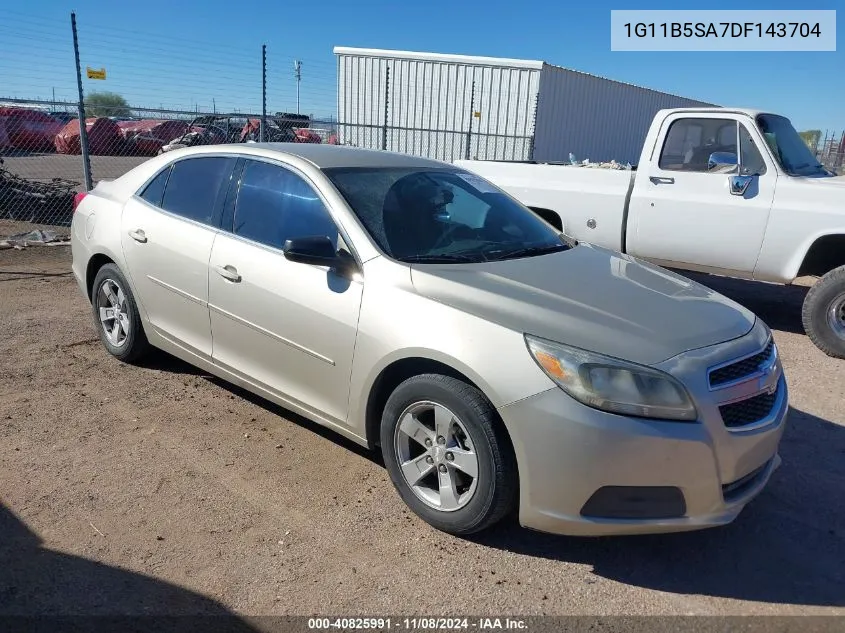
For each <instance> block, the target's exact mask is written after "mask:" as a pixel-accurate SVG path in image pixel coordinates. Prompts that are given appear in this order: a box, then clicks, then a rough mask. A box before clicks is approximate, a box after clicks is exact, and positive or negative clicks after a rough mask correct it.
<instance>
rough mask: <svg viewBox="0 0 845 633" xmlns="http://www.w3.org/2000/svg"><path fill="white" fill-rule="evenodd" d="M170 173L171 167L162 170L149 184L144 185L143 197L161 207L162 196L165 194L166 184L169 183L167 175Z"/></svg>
mask: <svg viewBox="0 0 845 633" xmlns="http://www.w3.org/2000/svg"><path fill="white" fill-rule="evenodd" d="M169 175H170V167H169V166H168V167H167V169H163V170H161V172H159V174H158V176H156V177H155V178H153V179H152V180H151V181H150V182H149V184H148V185H147V186H146V187H144V190H143V191H142V192H141V197H142V198H143V199H144V200H146V201H147V202H149V203H150V204H152V205H154V206H156V207H160V206H161V198H162V196H163V195H164V186H165V185H166V184H167V177H168V176H169Z"/></svg>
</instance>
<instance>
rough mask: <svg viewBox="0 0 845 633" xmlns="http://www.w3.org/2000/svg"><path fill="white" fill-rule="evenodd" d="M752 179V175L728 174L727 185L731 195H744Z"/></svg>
mask: <svg viewBox="0 0 845 633" xmlns="http://www.w3.org/2000/svg"><path fill="white" fill-rule="evenodd" d="M752 180H754V176H728V187H729V188H730V190H731V195H732V196H744V195H745V192H746V191H748V185H750V184H751V181H752Z"/></svg>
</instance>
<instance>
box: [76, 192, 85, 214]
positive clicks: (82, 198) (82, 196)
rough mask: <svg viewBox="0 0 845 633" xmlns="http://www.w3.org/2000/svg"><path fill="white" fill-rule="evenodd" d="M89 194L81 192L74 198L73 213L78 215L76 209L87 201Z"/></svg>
mask: <svg viewBox="0 0 845 633" xmlns="http://www.w3.org/2000/svg"><path fill="white" fill-rule="evenodd" d="M87 195H88V193H87V192H85V191H80V192H79V193H78V194H76V195H75V196H74V197H73V212H74V213H76V208H77V207H78V206H79V203H80V202H82V201H83V200H84V199H85V196H87Z"/></svg>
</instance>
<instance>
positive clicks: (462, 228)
mask: <svg viewBox="0 0 845 633" xmlns="http://www.w3.org/2000/svg"><path fill="white" fill-rule="evenodd" d="M460 232H463V233H464V234H465V235H466V236H467V237H475V236H476V235H477V231H476V229H473V228H472V227H469V226H467V225H466V224H461V223H460V222H455V223H453V224H452V225H451V226H450V227H449V228H447V229H446V230H445V231H444V232H443V235H441V236H440V237H439V238H437V241H436V242H435V243H434V246H432V247H431V250H433V251H435V250H437V249H438V248H441V247H443V246H446V243H447V240H449V243H450V244H451V243H452V242H454V241H455V240H454V239H451V238H452V237H453V236H458V235H459V233H460Z"/></svg>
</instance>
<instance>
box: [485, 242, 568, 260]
mask: <svg viewBox="0 0 845 633" xmlns="http://www.w3.org/2000/svg"><path fill="white" fill-rule="evenodd" d="M569 249H570V246H569V245H568V244H546V245H544V246H527V247H525V248H517V249H515V250H511V251H505V253H504V254H503V255H502V256H501V257H498V258H497V259H500V260H501V259H516V258H518V257H527V256H530V255H545V254H547V253H556V252H558V251H567V250H569ZM489 254H491V253H488V255H489Z"/></svg>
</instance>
